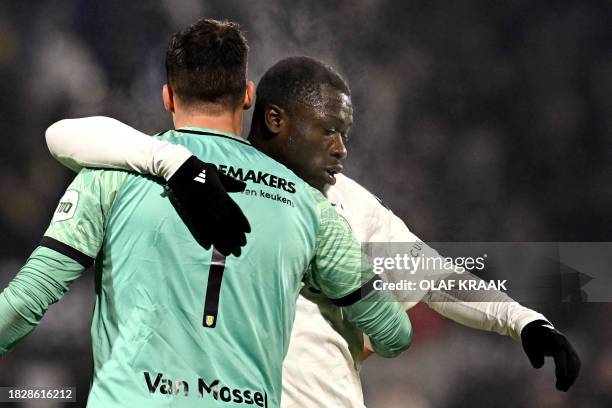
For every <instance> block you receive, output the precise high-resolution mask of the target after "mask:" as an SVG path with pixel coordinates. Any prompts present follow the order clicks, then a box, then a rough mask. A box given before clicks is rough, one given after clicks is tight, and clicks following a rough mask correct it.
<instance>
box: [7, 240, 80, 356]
mask: <svg viewBox="0 0 612 408" xmlns="http://www.w3.org/2000/svg"><path fill="white" fill-rule="evenodd" d="M84 270H85V267H84V266H83V265H81V264H80V263H79V262H77V261H75V260H73V259H72V258H70V257H68V256H65V255H62V254H60V253H58V252H56V251H54V250H52V249H49V248H45V247H38V248H36V249H35V250H34V252H33V253H32V255H31V256H30V258H29V259H28V261H27V262H26V264H25V265H24V266H23V268H21V270H20V271H19V273H18V274H17V275H16V276H15V277H14V278H13V280H12V281H11V282H10V283H9V285H8V287H7V288H6V289H4V291H2V293H0V354H4V353H6V352H7V351H9V350H11V349H12V348H13V347H14V346H15V344H16V343H17V342H19V341H20V340H21V339H22V338H24V337H25V336H26V335H27V334H28V333H29V332H30V331H32V329H34V328H35V327H36V325H38V322H39V321H40V319H41V318H42V316H43V315H44V313H45V312H46V311H47V308H48V307H49V305H51V304H52V303H55V302H57V301H58V300H60V299H61V297H62V296H63V295H64V293H65V292H66V291H67V290H68V285H69V284H70V283H72V282H73V281H74V280H75V279H76V278H78V277H79V276H80V275H81V273H82V272H83V271H84Z"/></svg>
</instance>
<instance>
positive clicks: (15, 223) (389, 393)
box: [0, 0, 612, 407]
mask: <svg viewBox="0 0 612 408" xmlns="http://www.w3.org/2000/svg"><path fill="white" fill-rule="evenodd" d="M330 3H332V2H323V1H314V2H313V1H311V2H299V3H298V2H293V1H278V0H273V1H265V2H255V1H242V2H240V1H227V0H226V1H224V2H214V3H213V2H201V1H172V0H153V1H146V2H124V1H118V0H112V1H105V2H96V1H77V0H74V1H37V2H19V1H2V0H0V78H1V79H0V95H1V98H0V135H2V149H1V154H0V188H1V189H0V191H2V192H3V195H2V199H0V228H1V231H2V238H3V239H2V243H3V245H2V246H1V247H0V284H2V286H3V287H4V286H5V285H6V283H7V282H8V281H9V279H10V278H11V277H12V276H13V275H14V274H15V273H16V272H17V271H18V269H19V267H20V266H21V265H22V264H23V262H24V261H25V259H26V258H27V256H28V254H29V253H30V252H31V251H32V250H33V249H34V248H35V247H36V245H37V243H38V241H39V240H40V237H41V236H42V234H43V232H44V230H45V228H46V226H47V224H48V222H49V220H50V218H51V213H52V211H53V210H54V208H55V206H56V203H57V200H58V198H59V197H60V196H61V195H62V192H63V190H64V189H65V188H66V186H67V184H68V182H69V180H70V179H71V178H72V177H73V175H72V174H70V173H69V172H68V171H67V170H65V169H63V168H62V167H61V166H60V165H59V164H58V163H56V162H54V161H53V160H52V159H51V158H50V156H49V154H48V152H47V149H46V146H45V143H44V131H45V129H46V127H47V126H48V125H50V124H51V123H52V122H54V121H56V120H59V119H61V118H66V117H79V116H89V115H107V116H113V117H115V118H117V119H120V120H123V121H125V122H127V123H128V124H130V125H132V126H134V127H136V128H138V129H140V130H143V131H146V132H148V133H156V132H158V131H161V130H165V129H167V128H169V127H171V121H170V117H169V116H168V115H167V114H166V113H165V112H164V111H163V107H162V103H161V86H162V85H163V83H164V70H163V58H164V50H165V47H166V45H167V41H168V39H169V36H170V34H171V33H172V32H174V31H176V30H177V29H179V28H181V27H183V26H185V25H186V24H188V23H191V22H192V21H194V20H195V19H197V18H199V17H201V16H205V17H213V18H227V19H230V20H235V21H237V22H239V23H240V24H241V25H242V27H243V29H244V30H245V31H246V35H247V37H248V39H249V42H250V45H251V57H250V76H251V78H252V79H253V80H255V82H257V80H258V79H259V78H260V77H261V75H262V74H263V72H264V71H265V69H267V68H268V67H269V66H271V65H272V64H273V63H275V62H276V61H277V60H278V59H280V58H283V57H286V56H290V55H300V54H305V55H311V56H315V57H318V58H321V59H323V60H325V61H327V62H328V63H330V64H332V65H333V66H334V67H336V68H337V69H338V70H339V71H340V72H342V73H343V74H344V75H345V77H346V78H347V80H348V81H349V83H350V84H351V87H352V93H353V104H354V107H355V124H354V127H353V130H352V132H351V135H350V142H349V145H348V148H349V161H348V163H347V164H348V166H347V171H346V173H347V174H348V175H350V176H351V177H353V178H355V179H356V180H358V181H359V182H360V183H362V184H363V185H364V186H365V187H366V188H368V189H369V190H371V191H372V192H373V193H375V194H376V195H377V196H379V197H381V198H382V199H383V201H384V202H385V204H386V205H388V206H389V208H391V209H393V211H394V212H395V213H396V214H397V215H399V216H400V217H401V218H402V219H403V220H405V222H406V224H407V225H408V226H409V227H410V228H411V230H412V231H413V232H415V233H416V234H417V235H418V236H419V237H420V238H422V239H423V240H428V241H586V242H590V241H610V236H611V231H612V222H611V220H610V209H611V208H612V183H611V177H610V176H611V175H612V171H611V170H612V3H610V2H609V1H580V2H577V1H537V2H534V1H527V0H515V1H497V2H490V1H484V0H483V1H475V0H470V1H467V0H464V1H460V2H450V1H448V2H442V1H391V0H389V1H365V0H360V1H338V2H333V5H330ZM247 116H250V113H248V115H247ZM248 122H249V121H247V124H246V125H245V126H247V127H248ZM592 284H596V282H592ZM92 286H93V285H92V279H91V274H90V273H86V274H85V276H83V278H81V279H80V280H79V281H78V282H77V283H75V284H74V285H73V287H72V289H71V291H70V292H69V293H68V294H67V295H66V297H65V298H64V299H63V300H62V302H60V303H59V304H58V305H56V306H53V307H52V308H51V309H50V311H49V313H48V314H47V316H46V317H45V319H44V321H43V323H42V324H41V326H40V327H39V328H38V329H37V330H36V331H35V332H34V333H33V334H32V335H31V336H29V337H28V338H27V339H26V340H25V341H24V342H23V343H22V344H21V345H20V346H19V347H18V348H17V350H16V351H15V352H13V353H11V354H10V355H9V356H7V357H4V358H2V359H0V385H15V384H21V385H55V384H58V385H75V386H77V387H78V391H77V393H78V395H79V397H80V400H81V401H82V399H83V398H84V397H85V395H86V393H87V389H88V382H89V377H90V370H91V364H90V347H91V346H90V338H89V334H88V327H89V320H90V317H91V310H92V305H93V298H94V294H93V288H92ZM542 307H543V309H542V310H544V311H546V312H547V315H549V316H550V318H551V319H553V321H554V322H555V323H556V325H557V326H558V327H560V328H561V329H562V330H564V331H566V332H567V333H568V335H569V336H570V338H571V339H572V340H573V342H574V343H575V345H576V348H577V349H578V350H579V352H580V354H581V356H582V358H583V373H582V376H581V378H580V379H579V380H578V382H577V384H576V385H575V386H574V388H573V389H572V390H571V391H570V392H569V393H568V394H562V393H559V392H557V391H555V390H554V378H553V377H554V374H553V371H552V369H551V368H550V366H549V365H550V363H548V364H547V366H546V368H545V369H543V370H540V371H535V370H533V369H532V368H531V367H530V366H529V363H528V361H527V359H526V357H525V356H524V355H523V352H522V350H521V347H520V344H518V343H515V342H512V341H511V340H509V339H506V338H502V337H500V336H497V335H493V334H488V333H482V332H476V331H473V330H469V329H466V328H463V327H459V326H458V325H455V324H453V323H447V322H446V321H443V320H442V319H436V318H435V317H433V315H432V313H429V312H427V311H426V310H425V308H422V307H419V308H417V310H415V311H414V312H412V314H411V317H412V319H413V322H414V323H415V326H416V334H415V336H416V340H415V344H414V346H413V348H412V349H411V350H409V351H408V352H407V353H405V355H403V356H402V357H401V358H399V359H395V360H392V361H391V360H383V359H380V358H373V359H372V360H371V361H367V362H366V363H365V365H364V370H363V372H362V378H363V382H364V391H365V394H366V401H367V402H368V405H369V406H372V407H400V406H401V407H403V406H409V407H462V406H470V407H479V406H483V407H485V406H486V407H488V406H491V405H495V406H502V407H503V406H508V407H510V406H513V407H515V406H544V405H545V406H563V407H576V406H581V407H582V406H584V407H599V406H611V405H612V368H611V367H612V349H611V348H610V346H609V345H610V344H611V342H612V324H611V313H610V312H611V310H612V309H611V308H610V305H609V304H608V303H581V304H574V303H561V304H557V305H550V304H549V305H543V306H542ZM37 406H41V405H37Z"/></svg>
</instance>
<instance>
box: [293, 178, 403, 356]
mask: <svg viewBox="0 0 612 408" xmlns="http://www.w3.org/2000/svg"><path fill="white" fill-rule="evenodd" d="M313 197H314V198H315V200H316V202H317V205H318V207H319V215H320V228H319V232H318V235H317V244H316V245H317V246H316V251H315V258H314V261H313V263H312V265H311V268H310V271H309V273H308V274H307V275H306V278H305V280H306V283H307V284H309V285H311V286H313V287H315V288H317V289H319V290H321V291H322V292H323V293H324V294H325V295H326V296H327V297H329V298H330V299H331V301H332V302H333V303H335V304H337V305H339V306H344V310H345V311H346V313H347V317H348V319H349V321H350V322H351V323H354V324H355V325H356V326H357V327H358V328H359V329H361V330H362V331H363V332H364V333H365V334H367V335H368V336H369V337H370V340H371V342H372V346H373V348H374V351H375V352H376V353H377V354H379V355H381V356H382V357H395V356H397V355H398V354H399V353H401V352H402V351H404V350H405V349H407V348H408V347H409V346H410V343H411V342H412V325H411V323H410V319H409V318H408V315H407V314H406V312H405V311H404V310H403V308H402V307H401V305H400V304H399V303H398V302H397V301H396V300H395V299H394V298H393V296H392V295H391V294H390V293H388V292H385V291H371V290H372V283H373V281H374V280H375V279H376V275H375V274H374V272H373V271H372V268H371V267H369V265H370V263H369V262H363V258H362V257H363V255H362V251H361V246H360V245H359V243H358V242H357V241H356V240H355V238H354V236H353V233H352V231H351V228H350V227H349V225H348V223H347V222H346V221H345V220H344V219H342V218H341V217H340V215H338V213H337V212H336V210H334V208H333V207H332V206H331V204H330V203H329V201H328V200H327V199H326V198H325V197H323V195H321V194H320V193H319V192H318V191H316V190H314V189H313Z"/></svg>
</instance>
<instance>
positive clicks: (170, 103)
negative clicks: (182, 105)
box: [162, 84, 174, 113]
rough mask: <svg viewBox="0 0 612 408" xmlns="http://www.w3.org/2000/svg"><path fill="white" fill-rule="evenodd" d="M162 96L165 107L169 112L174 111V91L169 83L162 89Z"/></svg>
mask: <svg viewBox="0 0 612 408" xmlns="http://www.w3.org/2000/svg"><path fill="white" fill-rule="evenodd" d="M162 98H163V100H164V108H165V109H166V110H167V111H168V112H172V113H174V92H172V88H171V87H170V85H168V84H164V87H163V89H162Z"/></svg>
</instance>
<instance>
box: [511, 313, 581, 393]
mask: <svg viewBox="0 0 612 408" xmlns="http://www.w3.org/2000/svg"><path fill="white" fill-rule="evenodd" d="M521 341H522V343H523V349H524V350H525V353H526V354H527V357H528V358H529V361H530V362H531V365H532V366H533V367H534V368H540V367H542V366H543V365H544V356H549V357H552V358H553V359H554V361H555V375H556V377H557V383H556V387H557V389H558V390H560V391H567V390H569V388H570V387H571V386H572V384H573V383H574V381H575V380H576V377H578V372H579V371H580V358H579V357H578V354H576V351H575V350H574V348H573V347H572V345H571V344H570V342H569V341H568V340H567V338H566V337H565V336H564V335H563V334H562V333H561V332H559V331H558V330H557V329H555V328H554V327H553V326H552V325H551V324H550V323H549V322H547V321H546V320H535V321H533V322H531V323H529V324H527V325H526V326H525V327H524V328H523V330H522V331H521Z"/></svg>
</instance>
